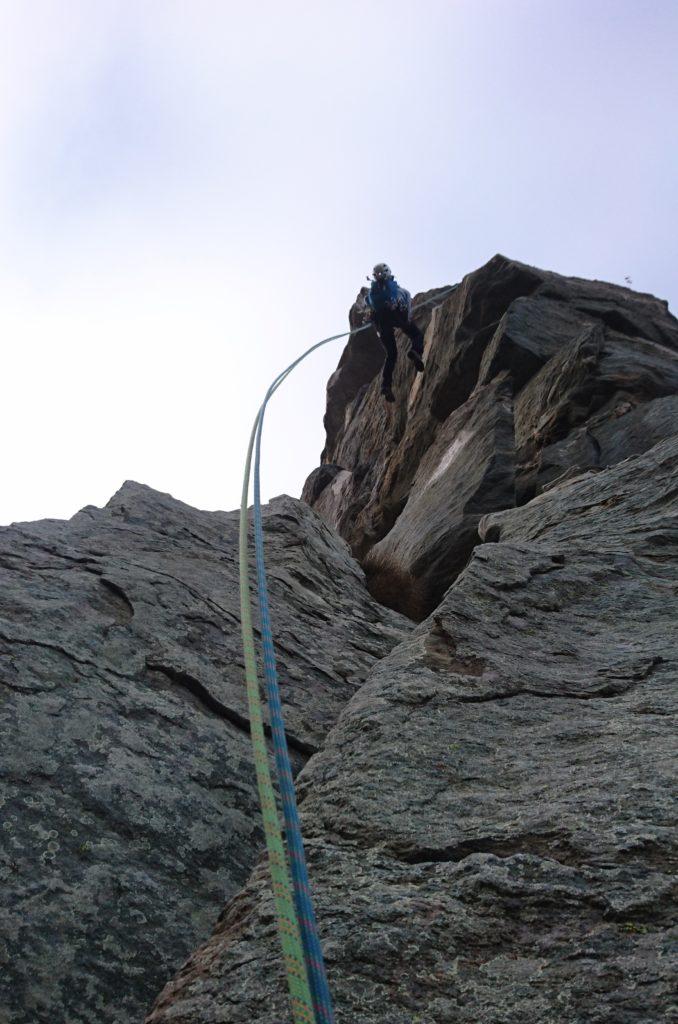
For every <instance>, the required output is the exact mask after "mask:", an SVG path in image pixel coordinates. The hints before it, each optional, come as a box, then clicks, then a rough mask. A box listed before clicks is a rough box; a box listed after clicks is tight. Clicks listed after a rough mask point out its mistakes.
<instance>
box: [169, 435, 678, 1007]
mask: <svg viewBox="0 0 678 1024" xmlns="http://www.w3.org/2000/svg"><path fill="white" fill-rule="evenodd" d="M482 529H483V530H484V531H485V532H486V533H488V532H489V533H491V534H492V535H493V536H495V537H497V539H498V543H486V544H483V545H481V546H479V547H477V548H476V550H475V551H474V554H473V557H472V558H471V561H470V563H469V565H468V566H467V568H466V569H465V570H464V572H463V573H461V575H459V576H458V578H457V580H456V582H455V583H454V585H453V586H452V587H451V588H450V589H449V591H448V592H447V594H446V595H445V597H444V599H443V601H442V602H441V604H440V605H439V607H438V608H437V609H436V611H435V612H434V613H433V614H432V615H431V616H430V617H429V618H427V619H426V620H425V621H424V622H423V623H422V624H421V625H420V626H419V627H418V628H417V629H415V631H414V632H413V633H412V635H411V637H409V638H408V639H406V640H405V641H404V642H403V643H402V644H400V645H399V646H398V647H397V648H395V649H394V650H393V651H392V652H391V654H390V655H389V656H387V657H386V658H385V659H383V660H382V661H380V662H379V663H378V664H377V665H375V666H374V667H373V669H372V670H371V672H370V675H369V677H368V680H367V682H366V683H365V685H364V686H363V687H362V689H361V690H360V691H359V692H358V693H357V694H356V695H355V696H354V697H353V698H352V700H351V701H350V702H349V704H348V706H347V708H346V709H345V711H344V712H343V714H342V715H341V717H340V719H339V722H338V724H337V725H336V726H335V728H334V729H333V730H332V731H331V732H330V734H329V736H328V738H327V740H326V743H325V745H324V748H323V750H322V751H321V752H320V753H319V754H318V755H317V756H315V757H313V758H312V759H311V761H310V762H309V764H308V766H307V767H306V769H305V770H304V772H303V773H302V776H301V778H300V783H301V790H302V796H303V798H304V799H303V804H302V807H303V819H304V827H305V834H306V835H307V837H308V847H309V855H310V860H311V871H312V877H313V882H314V886H315V891H316V894H317V902H318V908H319V916H320V920H321V922H322V933H323V941H324V946H325V950H326V955H327V960H328V965H329V973H330V982H331V986H332V989H333V992H334V995H335V1000H336V1008H337V1020H338V1022H339V1024H349V1022H354V1021H357V1020H359V1021H361V1022H362V1024H412V1022H414V1021H418V1022H421V1024H424V1022H426V1024H476V1022H478V1021H488V1022H489V1021H492V1022H502V1024H519V1022H520V1024H540V1022H543V1021H544V1020H552V1021H558V1022H561V1021H562V1022H563V1024H565V1022H567V1024H570V1022H572V1024H574V1022H577V1024H579V1022H584V1021H587V1022H588V1021H599V1022H605V1024H631V1022H637V1021H648V1022H649V1021H652V1022H657V1024H659V1022H662V1024H669V1021H671V1020H672V1019H673V1016H672V1014H673V1013H674V1012H675V1002H674V994H673V989H672V984H673V982H672V970H673V969H672V965H671V955H670V953H671V949H672V945H675V940H676V929H675V924H674V922H675V911H676V906H675V898H674V897H675V893H674V895H673V897H672V882H673V872H674V871H675V867H676V853H677V851H676V829H675V813H674V812H675V807H674V806H673V804H672V799H671V792H672V781H673V780H672V778H671V774H672V767H673V761H672V756H673V755H675V738H674V727H673V724H672V719H671V713H672V711H674V710H675V690H676V680H677V678H678V657H677V654H676V652H677V650H678V437H674V438H672V439H671V440H669V441H666V442H663V443H662V444H660V445H658V446H657V447H655V448H653V449H652V450H651V451H650V452H648V453H646V454H645V455H641V456H638V457H637V458H635V459H631V460H629V461H627V462H624V463H622V464H621V465H620V466H617V467H613V468H611V469H609V470H606V471H604V472H602V473H600V474H599V475H593V476H585V477H584V478H583V479H581V480H579V481H573V482H568V483H566V484H564V485H562V486H561V487H559V488H555V489H553V490H552V491H551V492H550V493H549V494H545V495H543V496H541V497H539V498H537V499H535V500H534V501H533V502H532V503H531V504H529V505H527V506H526V507H524V508H520V509H514V510H512V511H510V512H504V513H498V514H496V515H493V516H489V517H488V519H487V520H485V522H484V523H483V524H482ZM276 941H277V940H276V936H275V930H274V926H273V921H272V912H271V897H270V893H269V889H268V882H267V879H266V877H265V874H264V872H263V871H259V872H257V873H255V874H254V875H253V876H252V878H251V880H250V882H249V884H248V886H247V887H246V889H245V890H244V891H243V892H242V893H241V894H240V895H239V896H238V898H237V899H236V900H234V901H233V903H232V904H231V905H230V907H229V908H228V909H227V911H226V912H225V914H224V915H223V917H222V918H221V920H220V922H219V924H218V926H217V928H216V930H215V932H214V934H213V936H212V938H211V939H210V941H209V942H208V943H207V944H206V945H205V946H203V947H202V948H201V949H199V950H198V951H197V952H196V953H195V954H194V955H193V957H192V958H191V959H190V960H189V961H188V963H187V964H186V966H185V967H184V968H183V970H182V972H181V973H180V975H179V976H178V977H177V978H176V979H175V981H174V982H173V983H172V984H171V985H170V986H168V987H167V989H166V990H165V992H164V993H163V995H162V996H161V998H160V999H159V1001H158V1003H157V1005H156V1009H155V1010H154V1012H153V1014H151V1016H150V1017H149V1024H170V1022H172V1024H202V1022H205V1024H207V1022H216V1021H228V1022H229V1024H231V1022H233V1024H235V1022H238V1024H240V1022H242V1024H244V1022H245V1021H256V1022H258V1024H274V1022H275V1024H278V1022H279V1021H281V1020H287V1019H288V1017H287V1010H286V1005H285V990H284V982H283V980H282V978H281V975H280V959H279V956H278V953H277V948H276ZM264 964H265V965H266V969H265V970H263V971H262V965H264ZM673 966H675V964H674V965H673Z"/></svg>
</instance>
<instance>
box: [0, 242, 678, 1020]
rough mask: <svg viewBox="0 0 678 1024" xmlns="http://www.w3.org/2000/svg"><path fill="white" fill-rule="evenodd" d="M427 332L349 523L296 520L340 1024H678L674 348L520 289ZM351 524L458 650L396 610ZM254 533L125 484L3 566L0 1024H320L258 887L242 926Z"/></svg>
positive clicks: (277, 571) (295, 646) (393, 592)
mask: <svg viewBox="0 0 678 1024" xmlns="http://www.w3.org/2000/svg"><path fill="white" fill-rule="evenodd" d="M438 297H440V293H438ZM362 301H363V298H362V296H361V297H359V301H358V303H357V304H356V306H355V307H354V309H353V310H352V312H351V324H352V326H354V327H355V326H357V324H358V323H359V322H360V320H361V316H362V314H361V303H362ZM421 323H422V327H423V328H424V329H425V331H426V336H425V360H426V372H425V374H424V375H423V376H422V375H419V376H415V374H414V370H413V367H412V366H411V365H410V363H409V362H408V361H407V360H405V359H401V360H400V364H399V366H398V369H397V375H396V378H395V390H396V393H397V398H398V401H397V402H396V403H395V406H393V407H387V406H386V404H385V403H383V402H382V401H381V399H380V398H379V395H378V386H377V381H376V378H377V376H378V372H379V366H380V364H381V359H382V353H381V350H380V348H379V342H378V340H377V339H376V338H375V337H374V335H373V334H370V332H364V334H361V335H356V334H354V335H353V336H352V338H351V339H350V340H349V344H348V345H347V347H346V350H345V352H344V354H343V356H342V359H341V362H340V366H339V368H338V370H337V372H336V373H335V374H334V375H333V377H332V380H331V381H330V386H329V388H328V410H327V417H326V427H327V446H326V449H325V452H324V453H323V456H322V460H323V461H322V465H321V466H320V467H319V468H318V469H317V470H315V471H314V472H313V473H312V474H311V476H310V477H309V480H308V481H307V484H306V487H305V489H304V498H305V500H306V501H307V502H308V503H309V504H311V505H312V506H313V508H314V510H315V511H316V512H317V513H319V515H316V514H315V512H312V511H311V510H310V509H309V508H308V507H307V506H305V505H304V504H302V503H299V502H295V501H293V500H292V499H279V500H277V501H276V502H274V503H272V505H271V507H270V508H269V509H268V510H267V514H266V529H267V539H268V547H269V571H270V575H271V579H272V590H273V595H272V596H273V607H274V618H275V623H274V625H275V627H276V633H277V636H278V641H279V654H280V658H281V662H282V665H283V673H282V675H283V685H284V690H285V697H286V703H287V706H288V709H289V710H288V726H289V733H290V740H291V745H292V749H293V751H294V755H295V758H296V764H297V766H298V767H300V768H301V766H302V765H303V764H304V762H305V761H306V759H307V756H308V755H309V754H312V755H313V756H311V758H310V760H308V763H307V764H306V766H305V767H304V768H303V771H301V774H300V776H299V784H300V793H301V797H302V815H303V822H304V833H305V837H306V840H307V845H308V852H309V860H310V867H311V876H312V881H313V885H314V889H315V892H316V896H317V906H318V912H319V919H320V926H321V932H322V938H323V943H324V947H325V950H326V954H327V962H328V967H329V974H330V983H331V987H332V990H333V993H334V997H335V1000H336V1007H337V1022H338V1024H349V1022H350V1024H356V1022H360V1024H481V1022H482V1024H547V1022H548V1024H669V1022H673V1021H674V1020H676V1019H678V1005H677V1003H676V1000H675V991H674V988H673V987H672V983H673V981H674V974H673V973H672V969H673V967H674V962H673V960H672V956H673V958H674V959H675V948H676V940H677V939H678V934H677V933H676V929H675V925H674V924H673V922H675V919H676V917H675V914H676V907H675V893H674V890H673V889H672V883H673V880H674V876H675V868H676V812H675V804H674V803H672V793H673V791H674V789H675V753H676V744H675V731H674V726H673V722H672V715H673V712H674V710H675V691H676V681H677V680H678V665H677V660H678V657H677V654H676V651H677V650H678V646H677V642H678V421H677V420H676V412H677V411H678V410H677V403H678V324H677V322H676V320H675V318H673V317H672V316H671V315H670V313H669V312H668V309H667V307H666V304H665V303H662V302H660V301H659V300H658V299H655V298H653V297H652V296H648V295H638V294H636V293H634V292H632V291H630V290H629V289H625V288H619V287H617V286H614V285H609V284H605V283H602V282H590V281H581V280H579V279H576V278H564V277H560V276H558V275H555V274H551V273H548V272H546V271H541V270H537V269H535V268H533V267H527V266H524V265H522V264H519V263H515V262H513V261H510V260H507V259H505V258H504V257H502V256H497V257H494V259H492V260H490V262H489V263H488V264H487V265H486V266H485V267H482V268H481V269H480V270H478V271H475V272H474V273H472V274H470V275H468V276H467V277H466V278H465V279H464V280H463V281H462V282H461V284H460V285H458V286H457V288H456V290H455V291H454V293H453V294H452V295H450V296H449V297H448V298H446V299H444V300H443V301H441V304H440V305H438V306H437V307H436V308H434V309H433V310H432V311H428V312H426V313H425V314H422V320H421ZM375 346H376V347H375ZM323 520H324V522H323ZM326 524H331V525H332V526H334V527H336V530H337V531H338V533H340V534H341V535H342V536H343V537H344V538H345V539H347V540H348V541H349V542H350V544H351V547H352V549H353V551H354V553H355V554H356V555H357V556H358V557H360V559H361V560H362V561H363V564H364V567H365V569H366V571H367V573H368V574H369V585H370V587H371V590H372V592H373V594H379V596H380V598H381V599H382V600H383V601H386V602H388V603H389V604H390V605H393V606H397V607H398V608H400V609H402V610H404V611H405V612H406V613H407V615H408V616H409V617H410V618H415V619H419V618H421V616H422V615H424V614H426V613H429V612H430V614H427V617H426V618H424V620H423V621H421V622H420V623H419V625H417V626H413V625H412V623H411V622H409V621H408V620H407V619H405V618H404V617H403V616H401V615H398V614H396V613H391V612H389V611H386V610H385V609H384V607H383V606H380V605H377V604H375V602H374V600H372V598H371V597H370V596H369V595H368V592H367V589H366V578H365V577H364V576H363V573H362V572H361V570H360V569H359V567H358V565H357V563H356V562H354V561H353V560H352V559H351V557H350V556H349V553H348V549H347V547H346V545H345V544H344V543H343V542H341V541H340V540H339V539H338V537H337V536H336V535H335V534H334V533H333V532H332V530H331V529H330V528H329V526H328V525H326ZM235 532H236V520H235V516H229V515H227V514H221V513H220V514H216V513H213V514H207V513H197V512H195V511H193V510H191V509H188V508H187V507H186V506H182V505H180V504H179V503H177V502H173V501H172V500H171V499H168V498H166V497H164V496H160V495H155V494H153V492H149V491H148V490H147V489H144V488H140V487H138V486H135V485H130V486H129V487H126V488H124V489H123V491H122V492H121V493H120V495H118V496H116V498H115V499H114V500H113V501H112V502H111V504H110V506H109V507H108V508H107V509H105V510H91V509H90V510H85V511H84V512H83V513H81V514H80V515H79V516H76V517H75V519H74V520H72V521H71V522H70V523H67V524H60V523H50V522H47V523H43V524H31V525H28V526H22V527H18V528H14V529H11V530H8V531H2V532H1V533H0V567H2V571H3V573H4V574H5V575H6V578H7V580H8V584H7V587H6V589H5V590H4V591H0V593H1V594H2V596H1V597H0V684H2V685H1V686H0V693H2V694H3V696H4V703H3V704H2V705H0V714H2V718H1V719H0V721H2V723H3V726H4V725H6V724H9V726H10V729H11V731H10V737H11V739H10V741H6V742H5V743H4V745H3V748H2V750H3V753H2V758H3V760H2V764H3V768H4V771H5V772H6V777H7V781H8V783H9V785H7V786H6V787H5V790H3V794H2V795H3V799H4V801H5V802H4V806H3V814H4V817H3V830H4V831H3V840H4V845H3V856H4V858H5V859H4V861H3V864H4V867H3V872H4V874H3V878H4V884H5V887H6V891H7V892H8V894H9V899H8V900H7V902H6V903H5V904H4V907H5V909H4V910H3V911H2V913H3V915H4V916H3V917H2V918H1V919H0V932H1V934H2V935H3V936H5V937H6V938H5V941H6V949H5V951H4V954H3V955H4V957H5V960H6V963H5V975H4V979H3V982H2V983H0V985H3V986H4V988H0V992H2V993H3V996H2V998H3V999H4V1004H2V1003H0V1019H1V1017H2V1013H3V1011H4V1012H10V1018H11V1020H12V1022H13V1024H14V1021H16V1022H17V1024H28V1022H29V1021H31V1022H32V1021H37V1022H38V1024H42V1022H46V1021H48V1020H49V1021H53V1020H54V1021H59V1024H60V1022H61V1020H63V1021H64V1022H65V1024H66V1022H71V1021H77V1022H84V1021H88V1022H89V1021H91V1020H94V1019H96V1020H103V1021H112V1022H113V1021H114V1022H116V1024H117V1022H119V1024H122V1022H123V1021H125V1022H127V1021H132V1020H141V1017H142V1007H143V1004H144V1001H145V999H146V996H147V995H148V994H149V989H150V990H151V991H153V989H155V992H156V994H157V993H158V992H160V994H159V995H158V998H157V1001H156V1003H155V1005H154V1007H153V1009H152V1010H151V1011H150V1015H149V1016H148V1022H149V1024H251V1022H252V1024H283V1022H287V1021H289V1019H290V1018H289V1012H288V1007H287V999H286V989H285V983H284V979H283V978H282V975H281V960H280V954H279V949H278V941H277V935H276V928H275V921H274V915H273V907H272V900H271V893H270V886H269V882H268V875H267V871H266V867H265V863H264V862H263V861H260V862H259V864H258V866H257V867H255V869H254V871H253V872H252V873H251V874H250V875H249V880H248V881H247V882H246V884H245V885H244V888H241V889H240V891H239V892H238V893H237V895H234V894H235V893H236V890H238V889H239V887H240V886H241V885H242V883H243V882H244V881H245V879H246V877H247V876H248V869H249V867H250V866H251V865H252V864H253V863H254V861H255V860H256V857H257V855H258V853H260V847H261V836H260V834H259V828H258V821H259V815H258V812H257V809H256V801H255V797H254V793H253V788H252V782H253V780H252V770H251V760H250V755H249V746H248V739H247V736H246V732H245V729H246V710H245V705H244V700H243V697H244V695H243V691H242V669H241V666H240V650H239V638H238V636H237V633H236V627H237V587H236V578H235V565H234V555H235ZM342 708H343V710H342ZM672 773H673V774H672ZM231 896H233V898H232V899H230V902H228V903H227V904H226V906H225V908H224V909H223V911H222V913H221V916H220V917H219V919H218V920H217V922H216V925H215V927H214V931H213V933H212V935H211V937H210V938H208V939H206V940H205V936H206V935H207V934H208V931H209V927H210V925H211V924H212V923H213V921H214V915H215V912H216V908H217V907H219V905H220V904H221V905H222V906H223V903H224V902H225V901H226V899H227V898H228V897H231ZM200 942H202V945H199V943H200ZM196 947H197V948H196ZM190 949H193V950H194V952H193V954H192V955H191V956H190V957H189V958H188V960H187V961H186V963H185V964H184V966H183V967H182V968H181V969H180V970H179V972H178V973H177V974H175V975H174V977H173V979H172V980H171V981H170V982H168V983H167V984H166V985H165V988H164V989H163V990H162V991H160V990H161V986H162V984H163V982H164V981H165V980H166V978H167V977H168V976H169V974H170V973H171V972H170V969H171V968H172V967H173V966H175V965H177V964H178V962H179V958H181V957H183V956H184V955H185V954H187V953H188V952H189V950H190ZM50 1000H51V1002H52V1005H51V1006H50ZM149 1005H150V1003H149ZM7 1007H10V1008H11V1009H10V1010H9V1011H7V1009H6V1008H7Z"/></svg>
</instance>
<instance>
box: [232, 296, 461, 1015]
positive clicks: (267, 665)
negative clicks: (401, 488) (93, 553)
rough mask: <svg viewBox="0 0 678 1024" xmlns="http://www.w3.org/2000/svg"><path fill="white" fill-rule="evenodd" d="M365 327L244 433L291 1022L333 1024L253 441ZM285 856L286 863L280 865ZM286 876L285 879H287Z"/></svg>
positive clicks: (243, 577)
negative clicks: (290, 741)
mask: <svg viewBox="0 0 678 1024" xmlns="http://www.w3.org/2000/svg"><path fill="white" fill-rule="evenodd" d="M455 288H456V285H453V286H452V287H450V288H447V289H445V290H444V291H443V292H441V293H439V294H438V295H436V296H435V297H434V298H433V299H429V300H427V301H425V302H422V303H419V305H418V306H417V307H415V310H414V312H416V311H417V310H418V309H421V308H423V307H424V306H427V305H430V303H431V302H437V303H438V304H439V303H440V302H441V301H442V300H443V299H444V298H445V297H446V296H447V295H448V294H449V293H450V292H452V291H454V289H455ZM371 326H372V324H371V323H367V324H364V325H363V326H362V327H358V328H356V329H355V330H352V331H344V332H343V333H342V334H333V335H332V336H331V337H329V338H324V339H323V340H322V341H319V342H316V344H315V345H312V346H311V348H309V349H307V350H306V352H304V353H303V354H302V355H301V356H299V357H298V358H297V359H295V361H294V362H293V363H291V364H290V365H289V366H288V367H287V369H285V370H283V371H282V373H280V374H278V376H277V377H276V378H275V380H274V381H273V383H272V384H271V386H270V387H269V389H268V391H267V392H266V396H265V398H264V401H263V403H262V405H261V408H260V409H259V412H258V413H257V416H256V418H255V421H254V426H253V427H252V433H251V435H250V440H249V446H248V449H247V458H246V461H245V476H244V480H243V489H242V500H241V505H240V552H239V554H240V613H241V623H242V640H243V651H244V656H245V678H246V684H247V701H248V706H249V716H250V729H251V737H252V748H253V751H254V765H255V771H256V777H257V787H258V791H259V801H260V803H261V809H262V817H263V823H264V834H265V837H266V847H267V850H268V859H269V866H270V872H271V880H272V883H273V895H274V900H275V907H276V917H277V920H278V932H279V935H280V943H281V947H282V952H283V959H284V962H285V971H286V974H287V986H288V990H289V995H290V1006H291V1010H292V1018H293V1021H294V1024H334V1011H333V1008H332V999H331V995H330V990H329V985H328V983H327V976H326V972H325V963H324V959H323V954H322V948H321V946H320V939H319V937H318V928H317V923H316V918H315V912H314V909H313V901H312V898H311V889H310V884H309V878H308V868H307V866H306V857H305V854H304V843H303V838H302V834H301V826H300V822H299V811H298V808H297V801H296V794H295V789H294V781H293V777H292V767H291V764H290V758H289V751H288V748H287V737H286V734H285V723H284V719H283V711H282V702H281V699H280V689H279V686H278V677H277V669H276V659H275V649H274V645H273V634H272V627H271V616H270V604H269V599H268V585H267V581H266V566H265V561H264V533H263V523H262V514H261V483H260V468H261V438H262V432H263V423H264V415H265V412H266V406H267V405H268V403H269V401H270V399H271V398H272V397H273V395H274V394H275V392H276V391H277V390H278V388H279V387H280V385H281V384H282V383H283V382H284V381H285V380H286V379H287V377H288V376H289V375H290V373H292V371H293V370H294V369H295V368H296V367H297V366H298V365H299V363H301V362H302V361H303V360H304V359H306V357H307V356H309V355H310V354H311V353H312V352H315V351H316V349H318V348H321V347H322V346H323V345H328V344H329V343H330V342H332V341H338V340H339V339H340V338H346V337H348V336H349V335H353V334H360V333H361V332H362V331H366V330H368V328H370V327H371ZM253 453H254V547H255V561H256V577H257V600H258V604H259V614H260V620H261V642H262V653H263V666H264V678H265V683H266V697H267V702H268V710H269V717H270V725H271V735H272V739H273V752H274V757H275V766H276V776H277V781H278V788H279V791H280V798H281V803H282V808H283V820H284V825H285V837H286V840H287V851H286V849H285V843H284V841H283V837H282V828H281V825H280V819H279V816H278V810H277V805H276V797H275V791H274V789H273V782H272V779H271V772H270V767H269V761H268V749H267V746H266V738H265V733H264V721H263V710H262V703H261V694H260V689H259V678H258V674H257V666H256V656H255V644H254V630H253V628H252V615H251V595H250V584H249V552H248V536H247V533H248V506H247V500H248V495H249V485H250V476H251V471H252V454H253ZM288 856H289V860H288ZM290 875H291V878H290Z"/></svg>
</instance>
